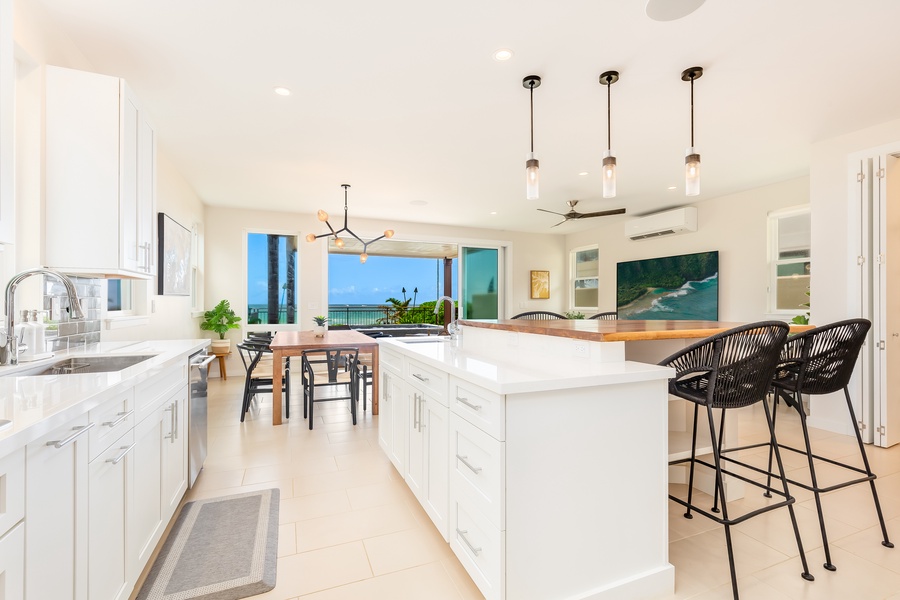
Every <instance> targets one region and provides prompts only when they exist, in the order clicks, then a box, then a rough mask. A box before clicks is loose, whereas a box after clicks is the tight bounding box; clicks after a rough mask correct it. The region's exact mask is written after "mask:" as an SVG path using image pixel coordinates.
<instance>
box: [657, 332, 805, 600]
mask: <svg viewBox="0 0 900 600" xmlns="http://www.w3.org/2000/svg"><path fill="white" fill-rule="evenodd" d="M788 331H789V328H788V326H787V324H785V323H782V322H780V321H763V322H760V323H751V324H749V325H743V326H741V327H735V328H734V329H729V330H728V331H724V332H722V333H719V334H716V335H713V336H711V337H709V338H707V339H705V340H702V341H700V342H697V343H696V344H692V345H690V346H688V347H687V348H684V349H683V350H681V351H680V352H677V353H675V354H673V355H672V356H670V357H668V358H666V359H665V360H663V361H662V362H660V363H659V364H660V365H664V366H668V367H672V368H674V369H675V377H674V378H673V379H670V380H669V393H670V394H672V395H673V396H677V397H678V398H682V399H684V400H687V401H688V402H691V403H693V404H694V422H693V428H692V434H691V456H690V458H684V459H679V460H675V461H671V462H670V463H669V464H670V465H681V464H685V463H687V464H688V465H689V475H688V487H687V499H686V500H685V499H682V498H680V497H678V496H676V495H674V494H670V495H669V499H671V500H672V501H674V502H676V503H678V504H680V505H682V506H684V507H686V508H687V512H685V513H684V516H685V518H687V519H692V518H693V513H694V512H697V513H700V514H701V515H703V516H705V517H707V518H709V519H712V520H713V521H715V522H716V523H719V524H721V525H723V526H724V528H725V543H726V546H727V548H728V566H729V569H730V571H731V588H732V593H733V596H734V598H735V599H737V598H738V587H737V574H736V572H735V567H734V550H733V547H732V540H731V527H732V526H734V525H737V524H739V523H742V522H744V521H746V520H747V519H750V518H752V517H756V516H758V515H761V514H764V513H766V512H769V511H772V510H776V509H780V508H784V507H787V509H788V512H789V513H790V517H791V524H792V526H793V529H794V537H795V539H796V540H797V550H798V551H799V553H800V561H801V563H802V565H803V572H802V573H801V576H802V577H803V578H804V579H806V580H808V581H813V579H814V578H813V576H812V574H811V573H810V572H809V568H808V566H807V564H806V555H805V554H804V552H803V542H802V541H801V540H800V530H799V529H798V527H797V517H796V515H795V514H794V506H793V505H794V502H795V499H794V497H793V496H791V494H790V492H789V489H788V482H787V479H786V478H785V477H784V464H783V463H782V461H781V453H780V452H779V450H778V446H777V444H775V443H774V440H775V426H774V422H773V418H772V415H771V413H770V411H769V405H768V403H766V402H762V405H763V408H764V410H765V415H766V422H767V424H768V427H769V433H770V438H771V439H772V440H773V450H774V456H775V460H776V463H777V465H778V472H777V474H776V475H777V477H778V481H779V482H780V484H781V485H780V486H779V487H780V489H775V488H773V487H772V486H771V485H770V484H771V482H768V483H767V484H763V483H761V482H758V481H755V480H753V479H750V478H749V477H747V476H745V475H743V474H741V473H738V472H735V471H732V470H730V469H729V468H728V467H727V465H726V463H728V462H731V463H735V464H738V465H740V466H743V467H746V468H750V469H753V470H755V471H758V472H760V473H766V472H765V471H764V470H762V469H759V468H756V467H752V466H750V465H746V464H744V463H743V462H740V461H738V460H736V459H734V458H731V457H729V456H728V455H727V454H726V453H727V452H728V450H727V449H725V448H724V432H725V427H724V424H725V413H726V412H727V411H729V410H733V409H738V408H745V407H748V406H752V405H754V404H756V403H758V402H760V401H763V400H764V399H765V398H766V393H767V392H768V390H769V386H770V385H771V383H772V377H773V375H774V374H775V367H776V366H777V365H778V357H779V354H780V352H781V347H782V345H783V344H784V340H785V339H786V338H787V334H788ZM700 407H704V409H705V412H706V420H707V422H708V425H709V439H710V440H711V446H712V455H713V462H711V463H710V462H709V461H708V460H706V459H703V458H700V457H698V456H697V423H698V417H699V410H700ZM716 409H718V410H719V411H720V418H721V421H720V424H719V428H718V432H716V425H715V414H714V413H713V410H716ZM697 467H703V468H706V469H709V470H711V471H712V472H713V474H714V476H715V479H714V481H715V483H714V492H713V506H712V508H711V509H710V510H708V511H707V510H705V509H703V508H700V507H698V506H697V504H696V503H695V502H694V497H693V496H694V489H693V485H694V476H695V470H696V469H697ZM770 471H771V470H770ZM725 475H728V476H731V477H735V478H737V479H740V480H741V481H744V482H745V483H747V484H750V485H754V486H757V487H760V488H763V489H764V490H765V492H766V493H768V494H775V495H776V496H779V498H780V499H779V500H778V501H776V502H772V503H770V504H768V505H766V506H763V507H761V508H757V509H755V510H750V511H747V512H743V514H740V515H738V516H730V515H729V511H728V504H727V501H726V496H725V487H724V485H723V478H724V476H725ZM720 504H721V509H720V508H719V505H720ZM720 512H721V515H720V514H719V513H720Z"/></svg>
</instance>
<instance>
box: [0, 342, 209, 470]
mask: <svg viewBox="0 0 900 600" xmlns="http://www.w3.org/2000/svg"><path fill="white" fill-rule="evenodd" d="M208 345H209V340H208V339H193V340H153V341H146V342H100V343H98V344H90V345H88V346H87V347H85V348H83V349H78V350H69V351H63V352H57V353H55V355H54V356H53V357H52V358H48V359H43V360H40V361H34V362H28V363H21V364H19V365H16V366H9V365H7V366H2V367H0V419H9V420H11V421H12V425H11V426H9V427H7V428H6V429H3V430H0V456H4V455H5V454H7V453H9V452H12V451H14V450H17V449H18V448H21V447H22V446H24V445H25V444H28V443H29V442H31V441H33V440H35V439H37V438H39V437H41V436H43V435H45V434H47V433H50V432H51V431H53V430H54V429H56V428H57V427H61V426H63V425H65V424H66V423H67V422H68V421H71V420H72V419H75V418H76V417H78V416H80V415H82V414H85V413H86V412H88V411H89V410H91V409H92V408H94V407H96V406H98V405H99V404H101V403H102V402H103V401H105V400H106V399H107V398H108V397H109V393H115V392H116V391H117V390H121V389H126V388H128V387H131V386H134V385H136V384H137V383H140V382H141V381H144V380H146V379H148V378H150V377H153V376H154V375H156V374H158V373H159V372H161V371H162V370H164V369H165V368H166V367H169V366H171V365H172V364H176V363H177V362H178V361H182V360H186V358H187V357H188V356H189V355H191V354H193V353H195V352H197V351H199V350H202V349H203V348H205V347H207V346H208ZM116 354H121V355H128V354H155V355H156V356H153V357H152V358H149V359H147V360H145V361H142V362H140V363H138V364H136V365H133V366H130V367H126V368H125V369H122V370H120V371H113V372H108V373H83V374H75V373H72V374H65V375H22V374H21V372H22V371H25V370H30V369H34V368H36V367H40V366H42V365H45V366H49V365H51V364H53V363H55V362H57V361H59V360H63V359H66V358H72V357H77V356H88V355H90V356H96V355H105V356H110V355H116Z"/></svg>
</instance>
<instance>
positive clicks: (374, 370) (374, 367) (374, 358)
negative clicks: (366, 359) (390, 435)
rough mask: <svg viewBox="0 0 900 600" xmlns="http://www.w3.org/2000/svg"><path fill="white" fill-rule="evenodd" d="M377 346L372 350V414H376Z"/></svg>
mask: <svg viewBox="0 0 900 600" xmlns="http://www.w3.org/2000/svg"><path fill="white" fill-rule="evenodd" d="M378 370H379V369H378V345H377V344H376V345H375V348H374V349H373V350H372V414H373V415H377V414H378Z"/></svg>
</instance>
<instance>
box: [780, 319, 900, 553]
mask: <svg viewBox="0 0 900 600" xmlns="http://www.w3.org/2000/svg"><path fill="white" fill-rule="evenodd" d="M871 326H872V324H871V323H870V322H869V321H867V320H866V319H849V320H847V321H839V322H837V323H832V324H830V325H824V326H822V327H816V328H815V329H810V330H809V331H805V332H803V333H800V334H798V335H795V336H793V337H791V338H790V339H789V340H788V341H787V343H786V344H785V345H784V348H783V350H782V352H781V359H780V363H781V364H780V365H779V367H778V370H777V371H776V374H775V379H774V381H773V382H772V386H773V387H774V389H775V393H776V396H775V406H776V407H777V405H778V401H779V400H780V399H783V400H784V402H785V403H786V404H787V405H788V406H791V407H793V408H795V409H796V410H797V414H798V415H800V426H801V428H802V429H803V442H804V446H805V449H798V448H793V447H791V446H787V445H785V444H777V447H780V448H783V449H785V450H790V451H791V452H796V453H798V454H803V455H806V458H807V460H808V462H809V477H810V483H809V484H807V483H805V482H800V481H795V480H793V479H788V482H789V483H790V484H791V485H796V486H798V487H801V488H803V489H805V490H809V491H811V492H812V493H813V494H814V495H815V499H816V512H818V514H819V530H820V531H821V532H822V545H823V547H824V548H825V565H824V566H825V568H826V569H828V570H829V571H834V570H836V567H835V566H834V564H832V562H831V551H830V549H829V547H828V534H827V533H826V532H825V517H824V515H823V513H822V499H821V495H822V494H824V493H826V492H831V491H833V490H838V489H841V488H845V487H847V486H851V485H856V484H858V483H865V482H867V481H868V482H869V486H870V487H871V489H872V500H873V501H874V502H875V512H877V513H878V522H879V523H880V524H881V535H882V537H883V540H882V542H881V544H882V545H883V546H887V547H888V548H893V547H894V544H893V543H892V542H891V541H890V539H888V532H887V528H886V527H885V525H884V515H883V514H882V512H881V503H880V502H879V501H878V492H877V491H876V490H875V477H876V476H875V473H873V472H872V469H871V468H870V467H869V459H868V457H867V456H866V449H865V447H864V446H863V441H862V436H861V435H860V433H859V428H858V427H857V426H856V414H855V413H854V411H853V403H852V402H851V401H850V392H849V390H848V389H847V384H848V383H849V382H850V376H851V375H852V374H853V367H854V365H856V360H857V358H858V356H859V351H860V348H862V345H863V342H864V341H865V339H866V334H867V333H868V331H869V328H870V327H871ZM841 389H843V390H844V397H845V398H846V400H847V411H848V412H849V413H850V422H851V423H853V431H854V432H855V433H856V443H857V446H858V447H859V454H860V457H861V458H862V463H863V468H861V469H860V468H859V467H855V466H853V465H848V464H846V463H841V462H838V461H836V460H832V459H830V458H825V457H824V456H819V455H818V454H813V451H812V447H811V445H810V442H809V429H808V428H807V426H806V412H805V411H804V410H803V404H802V402H801V394H809V395H818V394H830V393H832V392H836V391H838V390H841ZM773 419H774V418H773ZM775 449H776V444H775V441H774V438H773V442H772V444H771V445H770V451H769V471H771V470H772V455H773V450H775ZM816 461H821V462H825V463H828V464H831V465H835V466H838V467H841V468H843V469H846V470H847V471H849V472H852V473H855V474H856V475H857V476H855V477H853V478H852V479H849V480H846V481H843V482H840V483H837V484H834V485H828V486H821V485H819V483H818V481H817V479H816V468H815V462H816Z"/></svg>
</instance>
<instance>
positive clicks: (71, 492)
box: [25, 415, 94, 600]
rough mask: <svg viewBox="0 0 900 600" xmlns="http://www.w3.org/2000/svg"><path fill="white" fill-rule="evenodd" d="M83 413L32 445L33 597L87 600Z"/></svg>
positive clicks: (28, 564) (29, 593)
mask: <svg viewBox="0 0 900 600" xmlns="http://www.w3.org/2000/svg"><path fill="white" fill-rule="evenodd" d="M93 427H94V424H93V423H90V422H89V420H88V417H87V415H84V416H82V417H79V418H78V419H75V420H74V421H72V422H70V423H69V424H67V425H66V426H64V427H61V428H59V429H57V430H56V431H54V432H52V433H51V434H49V435H46V436H44V437H42V438H40V439H38V440H37V441H35V442H32V443H31V444H28V446H27V447H26V455H25V464H26V471H25V488H26V492H27V494H26V498H25V515H26V524H27V527H26V528H25V589H26V598H28V600H47V599H48V598H53V599H54V600H70V599H71V600H85V599H86V598H88V595H87V564H88V563H87V560H88V535H87V532H88V529H87V526H88V436H87V433H88V432H89V431H90V430H91V429H92V428H93Z"/></svg>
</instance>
